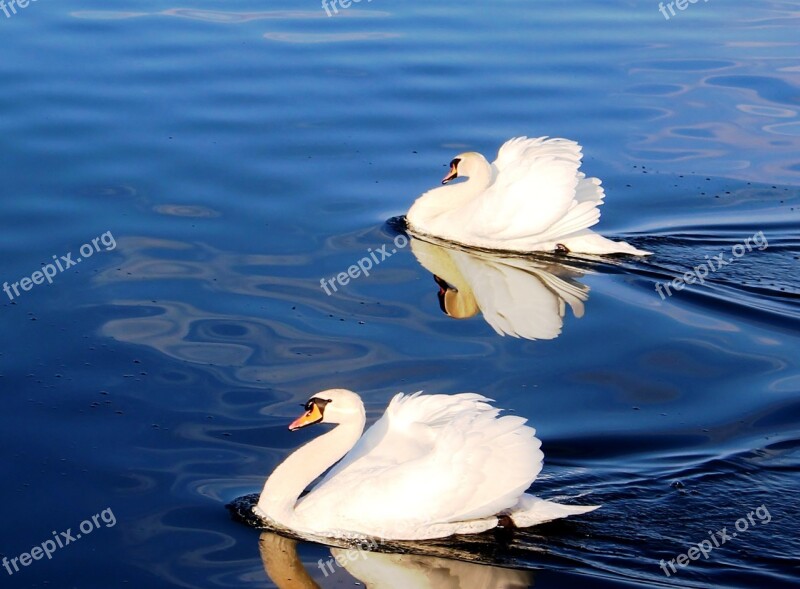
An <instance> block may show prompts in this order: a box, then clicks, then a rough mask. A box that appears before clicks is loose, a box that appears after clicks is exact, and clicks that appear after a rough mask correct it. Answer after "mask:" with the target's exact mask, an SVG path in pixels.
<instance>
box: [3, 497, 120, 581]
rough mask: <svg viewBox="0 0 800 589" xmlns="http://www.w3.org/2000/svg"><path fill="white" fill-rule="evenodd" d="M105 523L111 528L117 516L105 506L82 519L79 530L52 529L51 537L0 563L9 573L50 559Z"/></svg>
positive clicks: (115, 522)
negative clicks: (98, 511)
mask: <svg viewBox="0 0 800 589" xmlns="http://www.w3.org/2000/svg"><path fill="white" fill-rule="evenodd" d="M101 522H102V523H103V524H105V527H106V528H113V527H114V526H115V525H116V524H117V518H116V516H115V515H114V512H113V511H111V508H110V507H107V508H106V509H104V510H103V511H101V512H100V513H95V514H94V515H93V516H92V517H91V518H90V519H89V518H87V519H85V520H83V521H82V522H81V523H80V525H79V526H78V529H79V530H80V531H79V532H75V533H73V532H72V528H67V531H66V532H56V531H53V537H52V538H48V539H47V540H45V541H44V542H42V543H41V544H37V545H36V546H34V547H33V548H31V549H30V550H29V551H28V552H23V553H22V554H20V555H19V556H15V557H14V558H8V557H7V556H4V557H3V560H2V562H1V563H0V564H2V565H3V568H4V569H5V570H6V572H7V573H8V574H9V575H13V574H14V573H18V572H20V571H21V570H22V569H21V568H20V567H28V566H30V565H31V564H32V563H33V562H34V561H36V560H42V559H43V558H44V557H45V556H46V557H47V559H48V560H52V558H53V554H54V553H55V552H56V551H57V550H59V549H61V548H66V547H67V546H69V545H70V544H72V543H73V542H76V541H78V540H80V539H81V538H83V537H84V536H88V535H89V534H91V533H92V532H94V531H95V530H99V529H100V523H101Z"/></svg>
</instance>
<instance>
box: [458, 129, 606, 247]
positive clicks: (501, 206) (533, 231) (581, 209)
mask: <svg viewBox="0 0 800 589" xmlns="http://www.w3.org/2000/svg"><path fill="white" fill-rule="evenodd" d="M581 157H582V154H581V146H580V145H578V144H577V143H576V142H574V141H570V140H569V139H549V138H547V137H539V138H535V139H530V138H528V137H516V138H514V139H510V140H509V141H507V142H506V143H505V144H503V146H502V147H501V148H500V151H499V152H498V154H497V159H496V160H495V161H494V162H493V164H492V166H493V168H494V182H493V183H492V184H491V185H490V186H489V187H488V188H487V189H486V191H485V192H484V193H483V195H482V196H481V197H480V198H476V199H474V201H472V202H471V203H469V204H468V205H466V206H465V211H464V213H465V214H464V218H465V219H468V220H467V223H468V224H469V230H470V231H471V232H472V233H474V234H475V235H477V236H480V237H486V238H491V239H494V240H497V239H503V240H506V241H511V240H514V239H524V238H531V237H533V236H539V237H540V239H539V241H547V240H548V239H549V238H552V237H558V236H563V235H568V234H570V233H573V232H575V231H578V230H580V229H585V228H587V227H590V226H592V225H594V224H595V223H596V222H597V220H598V219H599V218H600V213H599V211H598V210H597V206H598V205H599V204H600V203H601V202H602V199H603V190H602V188H600V181H599V180H597V179H596V178H590V179H586V178H585V176H584V174H583V173H581V172H579V171H578V169H579V168H580V165H581ZM579 183H580V184H581V186H580V190H579Z"/></svg>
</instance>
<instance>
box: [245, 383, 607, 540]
mask: <svg viewBox="0 0 800 589" xmlns="http://www.w3.org/2000/svg"><path fill="white" fill-rule="evenodd" d="M487 401H489V399H486V398H485V397H482V396H481V395H477V394H474V393H462V394H458V395H422V394H420V393H416V394H413V395H404V394H402V393H399V394H397V395H395V397H394V398H393V399H392V401H391V403H389V407H388V408H387V409H386V413H384V415H383V417H382V418H381V419H379V420H378V421H377V422H376V423H375V424H374V425H373V426H372V427H371V428H369V430H367V432H366V433H365V434H364V435H363V436H362V435H361V433H362V431H363V429H364V424H365V421H366V417H365V413H364V404H363V403H362V402H361V398H360V397H359V396H358V395H357V394H356V393H353V392H351V391H347V390H344V389H331V390H327V391H322V392H320V393H317V394H315V395H314V396H313V397H311V399H309V401H308V402H307V403H306V405H305V413H303V415H302V416H301V417H299V418H298V419H297V420H295V421H294V422H292V424H291V425H290V426H289V429H290V430H292V431H294V430H297V429H299V428H301V427H305V426H307V425H311V424H314V423H335V424H339V425H338V426H337V427H336V428H334V429H333V430H332V431H330V432H328V433H326V434H325V435H323V436H320V437H318V438H316V439H314V440H312V441H311V442H309V443H307V444H306V445H304V446H302V447H301V448H299V449H298V450H296V451H295V452H294V453H293V454H291V455H290V456H289V457H288V458H287V459H286V460H285V461H284V462H283V463H281V464H280V465H279V466H278V467H277V468H276V469H275V471H274V472H273V473H272V475H270V477H269V478H268V479H267V482H266V483H265V484H264V490H263V491H262V492H261V496H260V497H259V501H258V504H257V505H256V507H255V508H254V510H255V513H256V515H258V516H260V517H262V518H265V519H268V520H272V521H274V522H276V523H278V524H279V525H281V526H285V527H286V528H289V529H291V530H294V531H296V532H299V533H307V534H314V535H316V536H329V537H352V535H353V534H361V535H364V536H373V537H380V538H385V539H396V540H418V539H424V538H441V537H445V536H450V535H452V534H476V533H480V532H484V531H486V530H489V529H491V528H494V527H497V526H498V525H501V523H502V524H503V525H505V524H509V523H513V525H515V526H517V527H527V526H532V525H536V524H539V523H543V522H546V521H550V520H553V519H557V518H561V517H566V516H569V515H575V514H580V513H586V512H589V511H592V510H593V509H596V508H597V507H598V506H572V505H561V504H558V503H553V502H550V501H545V500H542V499H539V498H537V497H534V496H533V495H528V494H526V493H525V491H526V490H527V489H528V487H529V486H530V485H531V483H532V482H533V481H534V479H535V478H536V476H537V475H538V474H539V471H540V470H541V469H542V460H543V458H544V455H543V454H542V452H541V450H540V449H539V446H540V445H541V443H540V442H539V440H538V439H536V437H535V435H534V434H535V431H534V430H533V429H532V428H530V427H528V426H526V425H524V423H525V421H526V420H525V419H523V418H522V417H515V416H511V415H504V416H502V417H498V414H499V412H500V410H499V409H495V408H494V407H492V406H491V405H489V404H488V403H487ZM343 456H344V458H343V459H342V457H343ZM340 459H342V460H341V462H339V464H338V465H337V466H336V467H335V468H333V469H332V470H331V471H330V472H329V473H328V475H327V476H326V477H325V478H324V479H323V480H322V481H321V482H320V483H318V484H317V485H316V486H315V487H314V488H313V489H312V490H311V492H310V493H308V494H307V495H305V496H304V497H302V498H300V499H299V500H298V498H299V497H300V494H301V493H302V492H303V490H304V489H305V488H306V487H307V486H308V485H309V484H310V483H311V482H312V481H314V479H316V478H317V477H318V476H319V475H320V474H322V473H323V472H324V471H325V470H326V469H327V468H328V467H330V466H331V465H333V464H334V463H335V462H336V461H338V460H340Z"/></svg>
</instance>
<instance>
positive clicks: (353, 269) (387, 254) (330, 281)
mask: <svg viewBox="0 0 800 589" xmlns="http://www.w3.org/2000/svg"><path fill="white" fill-rule="evenodd" d="M407 245H408V238H407V237H406V236H405V235H398V236H397V237H395V238H394V246H395V247H393V248H392V249H391V250H388V249H387V248H388V247H389V244H388V243H384V244H383V245H382V246H381V247H379V248H378V249H376V250H373V249H372V248H368V249H367V254H368V255H366V256H364V257H363V258H361V259H360V260H359V261H358V262H356V263H355V264H353V265H352V266H350V267H348V268H347V271H346V272H339V273H338V274H337V275H336V276H334V277H333V278H321V279H320V281H319V286H320V288H321V289H322V290H324V291H325V294H326V295H328V296H331V295H332V294H333V293H334V292H337V291H338V290H339V287H337V286H336V285H337V284H338V285H339V286H347V284H348V283H349V282H350V281H351V280H355V279H356V278H358V277H359V276H362V275H363V276H369V272H370V270H372V268H373V267H375V266H377V265H378V264H380V263H381V262H383V261H384V260H386V259H388V258H391V257H392V255H393V254H396V253H397V250H400V249H403V248H404V247H406V246H407ZM331 289H333V291H331Z"/></svg>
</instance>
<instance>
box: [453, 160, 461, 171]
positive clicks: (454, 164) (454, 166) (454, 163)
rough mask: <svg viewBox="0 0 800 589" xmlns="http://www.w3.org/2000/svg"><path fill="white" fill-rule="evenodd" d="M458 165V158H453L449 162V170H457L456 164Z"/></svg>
mask: <svg viewBox="0 0 800 589" xmlns="http://www.w3.org/2000/svg"><path fill="white" fill-rule="evenodd" d="M460 163H461V159H460V158H455V159H454V160H453V161H451V162H450V169H451V170H452V169H457V168H458V164H460Z"/></svg>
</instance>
